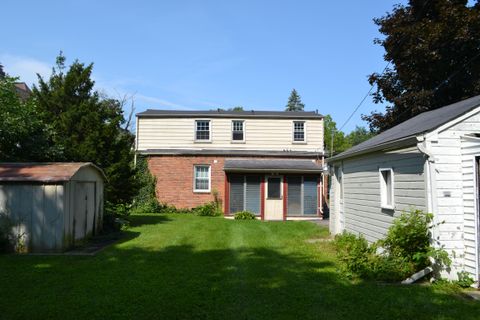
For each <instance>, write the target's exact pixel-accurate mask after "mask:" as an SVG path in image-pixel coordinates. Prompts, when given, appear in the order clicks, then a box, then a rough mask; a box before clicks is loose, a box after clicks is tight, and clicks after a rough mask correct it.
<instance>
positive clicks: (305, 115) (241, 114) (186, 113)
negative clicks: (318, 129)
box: [137, 109, 323, 119]
mask: <svg viewBox="0 0 480 320" xmlns="http://www.w3.org/2000/svg"><path fill="white" fill-rule="evenodd" d="M137 117H139V118H144V117H152V118H195V117H206V118H270V119H277V118H280V119H322V118H323V116H322V115H321V114H319V113H317V112H315V111H255V110H251V111H225V110H213V111H190V110H154V109H147V110H146V111H144V112H140V113H137Z"/></svg>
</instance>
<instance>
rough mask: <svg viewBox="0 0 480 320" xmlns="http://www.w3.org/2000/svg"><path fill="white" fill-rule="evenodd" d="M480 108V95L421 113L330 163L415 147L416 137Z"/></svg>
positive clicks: (353, 148)
mask: <svg viewBox="0 0 480 320" xmlns="http://www.w3.org/2000/svg"><path fill="white" fill-rule="evenodd" d="M479 106H480V95H479V96H475V97H472V98H469V99H466V100H462V101H459V102H456V103H453V104H450V105H447V106H445V107H441V108H438V109H435V110H432V111H426V112H423V113H420V114H419V115H417V116H415V117H413V118H411V119H408V120H406V121H404V122H402V123H400V124H398V125H396V126H395V127H393V128H390V129H388V130H386V131H384V132H382V133H380V134H379V135H377V136H375V137H373V138H371V139H369V140H367V141H364V142H362V143H360V144H358V145H356V146H354V147H352V148H350V149H348V150H346V151H344V152H342V153H340V154H338V155H336V156H334V157H332V158H330V160H329V161H335V160H339V159H344V158H348V157H351V156H354V155H358V154H363V153H368V152H370V151H375V150H381V149H382V148H387V147H391V148H396V147H403V146H407V145H413V144H415V143H416V142H417V140H416V137H417V136H418V135H420V134H423V133H426V132H429V131H432V130H434V129H436V128H438V127H440V126H441V125H443V124H445V123H448V122H450V121H452V120H454V119H456V118H458V117H460V116H462V115H464V114H465V113H467V112H469V111H471V110H473V109H475V108H477V107H479Z"/></svg>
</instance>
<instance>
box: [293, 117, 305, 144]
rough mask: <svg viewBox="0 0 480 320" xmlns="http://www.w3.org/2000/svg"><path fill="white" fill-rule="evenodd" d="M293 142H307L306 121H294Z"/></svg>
mask: <svg viewBox="0 0 480 320" xmlns="http://www.w3.org/2000/svg"><path fill="white" fill-rule="evenodd" d="M293 142H305V122H303V121H293Z"/></svg>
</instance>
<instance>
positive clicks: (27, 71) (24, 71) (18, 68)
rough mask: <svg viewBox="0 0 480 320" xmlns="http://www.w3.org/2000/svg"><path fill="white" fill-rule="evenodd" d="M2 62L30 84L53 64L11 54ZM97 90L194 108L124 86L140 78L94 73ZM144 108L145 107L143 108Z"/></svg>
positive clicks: (1, 58) (46, 73) (45, 74)
mask: <svg viewBox="0 0 480 320" xmlns="http://www.w3.org/2000/svg"><path fill="white" fill-rule="evenodd" d="M0 63H1V64H2V65H3V66H4V70H5V72H6V73H8V74H9V75H10V76H12V77H20V81H23V82H25V83H27V84H28V85H29V86H32V84H37V82H38V79H37V73H38V74H40V75H41V76H42V77H48V76H49V75H50V74H51V72H52V66H51V65H50V64H49V63H46V62H44V61H40V60H38V59H35V58H31V57H25V56H16V55H11V54H6V53H5V54H0ZM92 78H93V80H94V81H95V87H96V89H97V90H100V91H103V92H105V93H106V94H107V95H109V96H111V97H113V98H122V97H123V96H128V97H134V99H135V100H136V101H137V102H140V104H141V105H142V104H147V105H151V106H152V107H161V108H167V109H180V110H194V109H193V108H191V107H187V106H184V105H180V104H177V103H174V102H171V101H168V100H165V99H161V98H157V97H152V96H146V95H142V94H136V93H132V92H131V90H126V89H124V88H122V87H123V86H124V85H132V84H135V83H136V82H139V80H138V79H129V78H128V79H114V80H105V79H104V78H102V77H98V75H95V74H93V75H92ZM142 109H143V108H142Z"/></svg>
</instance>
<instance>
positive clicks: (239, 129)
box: [232, 120, 245, 141]
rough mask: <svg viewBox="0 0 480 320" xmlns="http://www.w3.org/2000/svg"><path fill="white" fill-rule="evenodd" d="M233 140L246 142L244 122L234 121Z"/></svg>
mask: <svg viewBox="0 0 480 320" xmlns="http://www.w3.org/2000/svg"><path fill="white" fill-rule="evenodd" d="M232 140H233V141H244V140H245V136H244V132H243V121H242V120H233V121H232Z"/></svg>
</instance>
